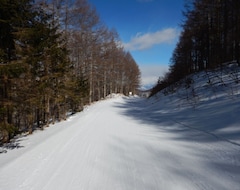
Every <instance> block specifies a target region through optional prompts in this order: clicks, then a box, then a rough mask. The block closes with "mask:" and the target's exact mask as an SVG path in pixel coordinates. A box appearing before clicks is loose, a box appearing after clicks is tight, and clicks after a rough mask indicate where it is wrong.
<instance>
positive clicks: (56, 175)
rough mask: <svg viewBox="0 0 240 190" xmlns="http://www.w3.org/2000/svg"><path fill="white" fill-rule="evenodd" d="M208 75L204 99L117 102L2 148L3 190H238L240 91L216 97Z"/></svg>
mask: <svg viewBox="0 0 240 190" xmlns="http://www.w3.org/2000/svg"><path fill="white" fill-rule="evenodd" d="M203 75H204V73H201V74H199V76H194V77H196V78H195V79H194V81H195V83H194V85H195V86H194V90H195V92H196V94H197V97H195V96H193V97H190V95H189V99H184V98H183V97H184V96H183V95H184V93H189V94H190V92H192V89H191V88H190V89H182V91H181V90H180V91H178V92H176V93H173V94H170V95H168V96H165V95H163V93H159V94H158V95H157V96H155V97H153V98H150V99H143V98H139V97H136V96H133V97H125V96H120V95H116V94H115V95H112V96H110V97H109V98H107V99H106V100H102V101H99V102H96V103H94V104H92V105H91V106H88V107H86V108H85V109H84V111H83V112H81V113H78V114H76V115H73V116H71V117H69V118H68V120H67V121H64V122H60V123H57V124H55V125H51V126H50V127H49V128H46V129H45V130H44V131H35V132H34V134H33V135H25V136H24V135H22V136H19V137H17V138H15V139H14V141H13V142H12V143H11V144H9V145H8V146H7V145H6V146H5V147H2V148H1V149H2V152H3V153H1V154H0V190H6V189H9V190H53V189H58V190H66V189H68V190H95V189H96V190H99V189H104V190H113V189H114V190H146V189H147V190H155V189H156V190H159V189H167V190H211V189H212V190H216V189H217V190H229V189H231V190H239V189H240V118H239V110H240V98H239V95H240V92H239V89H240V86H239V84H234V83H230V82H229V81H228V82H226V84H228V85H227V87H219V86H218V85H219V84H218V82H217V81H216V80H215V79H214V80H215V81H214V82H216V83H215V84H217V86H214V89H218V90H220V91H218V93H216V91H215V90H213V91H211V90H210V89H206V88H208V87H206V85H207V84H206V82H204V81H203V80H202V78H204V77H203ZM230 84H231V85H230ZM233 84H234V88H233ZM192 88H193V87H192ZM211 88H213V86H211ZM232 89H234V93H233V91H232ZM219 92H220V93H219ZM230 92H231V93H230ZM216 94H217V95H216ZM4 152H5V153H4Z"/></svg>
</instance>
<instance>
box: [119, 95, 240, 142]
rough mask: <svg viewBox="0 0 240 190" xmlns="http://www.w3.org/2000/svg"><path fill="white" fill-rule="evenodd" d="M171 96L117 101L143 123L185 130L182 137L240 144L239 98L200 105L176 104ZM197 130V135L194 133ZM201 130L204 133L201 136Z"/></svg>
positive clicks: (127, 113) (208, 101)
mask: <svg viewBox="0 0 240 190" xmlns="http://www.w3.org/2000/svg"><path fill="white" fill-rule="evenodd" d="M175 103H176V102H173V100H171V98H169V99H168V101H165V102H163V101H162V102H161V103H159V101H158V100H154V99H151V100H150V99H144V98H125V101H124V103H119V104H116V105H115V106H117V107H119V108H124V109H123V111H122V114H123V115H125V116H127V117H133V118H134V119H136V120H138V121H139V122H141V123H143V124H149V125H151V127H154V128H156V129H158V130H167V131H172V132H174V133H181V134H182V135H181V136H179V138H183V139H184V140H195V139H196V137H197V138H198V140H200V141H202V142H204V141H206V142H209V141H212V142H215V141H217V140H220V141H221V140H223V141H227V142H229V143H231V144H234V145H237V146H240V118H239V116H238V114H239V110H240V104H239V101H238V100H236V101H235V100H231V99H229V100H227V101H226V100H223V99H222V98H219V99H215V100H206V101H205V102H199V103H198V105H197V107H192V106H183V107H181V106H177V105H174V104H175ZM193 131H195V132H196V137H195V136H194V135H193V133H192V132H193ZM200 133H204V135H201V134H200Z"/></svg>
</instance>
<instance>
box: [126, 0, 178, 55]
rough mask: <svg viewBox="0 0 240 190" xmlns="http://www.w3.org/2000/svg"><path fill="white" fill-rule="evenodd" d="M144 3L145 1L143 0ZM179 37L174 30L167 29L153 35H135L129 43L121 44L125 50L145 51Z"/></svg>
mask: <svg viewBox="0 0 240 190" xmlns="http://www.w3.org/2000/svg"><path fill="white" fill-rule="evenodd" d="M145 1H146V0H145ZM178 35H179V32H178V31H177V29H175V28H167V29H163V30H159V31H157V32H154V33H146V34H139V33H138V34H136V36H135V37H133V38H132V39H131V40H130V42H127V43H123V46H124V48H125V49H126V50H130V51H131V50H145V49H149V48H151V47H152V46H154V45H159V44H163V43H172V42H173V41H174V40H175V39H176V38H177V37H178Z"/></svg>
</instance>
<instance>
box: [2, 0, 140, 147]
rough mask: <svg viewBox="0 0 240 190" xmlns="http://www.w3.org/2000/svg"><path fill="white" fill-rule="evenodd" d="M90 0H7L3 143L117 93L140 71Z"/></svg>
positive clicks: (134, 84) (131, 85) (132, 84)
mask: <svg viewBox="0 0 240 190" xmlns="http://www.w3.org/2000/svg"><path fill="white" fill-rule="evenodd" d="M119 41H120V39H119V37H118V34H117V32H116V31H114V30H109V29H108V28H107V27H106V26H105V25H104V24H103V23H102V22H101V20H100V18H99V16H98V14H97V12H96V10H95V8H94V7H93V6H91V5H90V4H89V3H88V1H87V0H75V1H71V0H49V1H44V0H36V1H31V0H1V1H0V143H3V142H7V141H9V140H10V139H11V138H12V137H13V136H15V135H16V134H18V133H20V132H28V133H32V131H33V130H34V129H36V128H40V129H43V128H44V127H46V126H48V125H49V124H50V123H54V122H55V121H59V120H62V119H66V116H67V114H69V113H74V112H77V111H80V110H82V109H83V106H84V105H86V104H88V103H91V102H93V101H97V100H99V99H102V98H104V97H106V96H107V95H109V94H111V93H123V94H128V93H129V92H130V91H131V92H133V93H134V92H135V90H136V89H137V88H138V86H139V80H140V71H139V68H138V66H137V64H136V62H135V61H134V59H133V58H132V56H131V54H130V53H129V52H126V51H125V50H124V49H123V47H122V46H121V45H120V43H119Z"/></svg>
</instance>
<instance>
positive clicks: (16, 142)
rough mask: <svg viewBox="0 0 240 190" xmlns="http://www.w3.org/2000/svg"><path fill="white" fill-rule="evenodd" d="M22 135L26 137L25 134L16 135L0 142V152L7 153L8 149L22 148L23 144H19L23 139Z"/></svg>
mask: <svg viewBox="0 0 240 190" xmlns="http://www.w3.org/2000/svg"><path fill="white" fill-rule="evenodd" d="M23 137H26V135H18V136H16V137H15V138H13V139H11V141H10V142H9V143H4V144H1V145H0V154H2V153H7V152H8V150H14V149H19V148H24V146H22V145H21V141H23Z"/></svg>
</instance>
